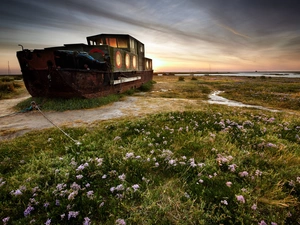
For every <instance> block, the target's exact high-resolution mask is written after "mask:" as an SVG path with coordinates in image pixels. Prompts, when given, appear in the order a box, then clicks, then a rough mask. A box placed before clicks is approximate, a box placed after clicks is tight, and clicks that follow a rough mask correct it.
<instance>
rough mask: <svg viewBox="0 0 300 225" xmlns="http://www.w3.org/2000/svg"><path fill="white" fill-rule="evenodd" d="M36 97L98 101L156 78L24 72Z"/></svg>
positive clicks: (85, 72)
mask: <svg viewBox="0 0 300 225" xmlns="http://www.w3.org/2000/svg"><path fill="white" fill-rule="evenodd" d="M22 73H23V79H24V83H25V86H26V88H27V90H28V92H29V93H30V95H31V96H33V97H50V98H74V97H83V98H96V97H103V96H107V95H110V94H117V93H122V92H125V91H127V90H130V89H135V88H139V87H140V86H141V85H142V84H144V83H146V82H149V81H151V80H152V78H153V71H140V72H135V71H134V72H126V73H122V74H121V73H109V72H105V71H97V70H76V69H53V70H50V71H49V70H48V69H41V70H27V71H22Z"/></svg>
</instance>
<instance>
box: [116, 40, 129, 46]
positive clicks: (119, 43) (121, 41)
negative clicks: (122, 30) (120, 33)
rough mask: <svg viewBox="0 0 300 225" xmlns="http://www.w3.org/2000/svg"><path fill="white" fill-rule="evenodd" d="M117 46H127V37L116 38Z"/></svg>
mask: <svg viewBox="0 0 300 225" xmlns="http://www.w3.org/2000/svg"><path fill="white" fill-rule="evenodd" d="M118 48H128V44H127V39H120V38H119V39H118Z"/></svg>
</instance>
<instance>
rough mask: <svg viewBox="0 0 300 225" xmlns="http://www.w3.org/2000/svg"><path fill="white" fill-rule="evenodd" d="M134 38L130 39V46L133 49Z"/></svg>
mask: <svg viewBox="0 0 300 225" xmlns="http://www.w3.org/2000/svg"><path fill="white" fill-rule="evenodd" d="M134 43H135V42H134V40H133V39H130V48H132V49H135V44H134Z"/></svg>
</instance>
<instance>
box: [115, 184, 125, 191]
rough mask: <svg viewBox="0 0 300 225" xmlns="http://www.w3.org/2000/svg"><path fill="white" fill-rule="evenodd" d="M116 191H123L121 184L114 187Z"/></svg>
mask: <svg viewBox="0 0 300 225" xmlns="http://www.w3.org/2000/svg"><path fill="white" fill-rule="evenodd" d="M116 190H117V191H123V190H124V186H123V184H119V185H118V186H117V187H116Z"/></svg>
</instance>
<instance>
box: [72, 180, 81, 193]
mask: <svg viewBox="0 0 300 225" xmlns="http://www.w3.org/2000/svg"><path fill="white" fill-rule="evenodd" d="M70 187H71V188H72V190H74V191H78V190H80V189H81V187H80V185H79V184H77V183H76V182H74V183H73V184H71V186H70Z"/></svg>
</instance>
